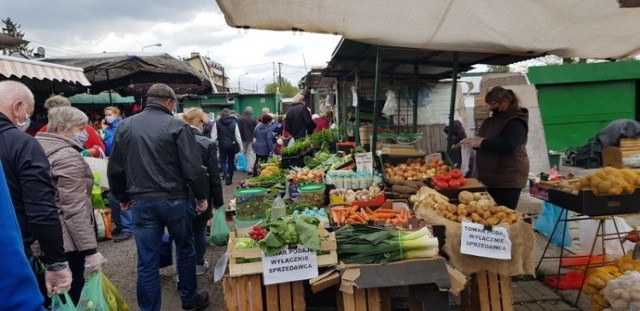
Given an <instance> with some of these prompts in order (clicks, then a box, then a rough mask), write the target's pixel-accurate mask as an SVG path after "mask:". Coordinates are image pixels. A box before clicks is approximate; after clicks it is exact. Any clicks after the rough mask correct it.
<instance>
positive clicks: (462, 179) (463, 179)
mask: <svg viewBox="0 0 640 311" xmlns="http://www.w3.org/2000/svg"><path fill="white" fill-rule="evenodd" d="M458 181H459V182H460V186H464V185H466V184H467V180H466V179H465V178H464V176H460V178H458Z"/></svg>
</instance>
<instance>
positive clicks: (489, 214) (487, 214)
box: [482, 211, 492, 220]
mask: <svg viewBox="0 0 640 311" xmlns="http://www.w3.org/2000/svg"><path fill="white" fill-rule="evenodd" d="M491 216H492V214H491V213H490V212H488V211H487V212H484V213H482V218H484V219H485V220H486V219H489V218H491Z"/></svg>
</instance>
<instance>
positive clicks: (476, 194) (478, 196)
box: [473, 192, 482, 201]
mask: <svg viewBox="0 0 640 311" xmlns="http://www.w3.org/2000/svg"><path fill="white" fill-rule="evenodd" d="M480 199H482V193H481V192H474V193H473V200H474V201H478V200H480Z"/></svg>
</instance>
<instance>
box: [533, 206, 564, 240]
mask: <svg viewBox="0 0 640 311" xmlns="http://www.w3.org/2000/svg"><path fill="white" fill-rule="evenodd" d="M560 213H568V212H567V211H565V210H563V209H562V208H560V207H558V206H556V205H553V204H551V203H549V202H544V204H543V205H542V212H541V213H540V216H538V219H536V222H535V223H534V224H533V227H534V228H535V229H536V230H538V232H540V233H541V234H542V235H544V236H546V237H547V238H548V239H549V240H551V243H553V245H555V246H556V247H570V246H571V243H572V241H571V234H570V233H569V224H568V222H566V221H563V222H562V224H558V227H557V228H556V232H553V228H554V227H555V226H556V222H557V221H558V217H559V216H560ZM552 232H553V236H551V233H552ZM563 242H564V243H563Z"/></svg>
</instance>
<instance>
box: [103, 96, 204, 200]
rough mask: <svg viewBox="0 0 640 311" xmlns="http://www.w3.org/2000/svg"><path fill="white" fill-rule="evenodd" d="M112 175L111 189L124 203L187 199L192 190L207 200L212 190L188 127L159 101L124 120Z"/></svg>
mask: <svg viewBox="0 0 640 311" xmlns="http://www.w3.org/2000/svg"><path fill="white" fill-rule="evenodd" d="M107 175H108V177H109V188H110V189H111V193H112V194H113V195H114V196H115V197H116V198H117V199H118V200H120V202H123V203H127V202H130V201H131V200H133V201H150V200H178V199H187V198H188V197H189V190H191V191H193V194H194V195H195V197H196V198H197V199H206V198H207V196H208V191H209V189H208V188H209V180H208V177H207V172H206V171H205V169H204V168H203V167H202V158H201V157H200V153H199V152H198V145H197V143H196V140H195V138H194V137H193V134H191V130H190V129H189V125H188V124H187V123H185V122H184V121H182V120H178V119H176V118H174V117H173V115H171V111H169V110H168V109H167V108H165V107H163V106H160V105H156V104H148V105H147V106H145V108H144V110H142V112H140V113H138V114H136V115H134V116H131V117H128V118H126V119H124V120H123V121H122V122H121V123H120V125H119V126H118V131H117V132H116V139H115V141H114V143H113V150H112V154H111V158H110V159H109V164H108V166H107Z"/></svg>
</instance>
